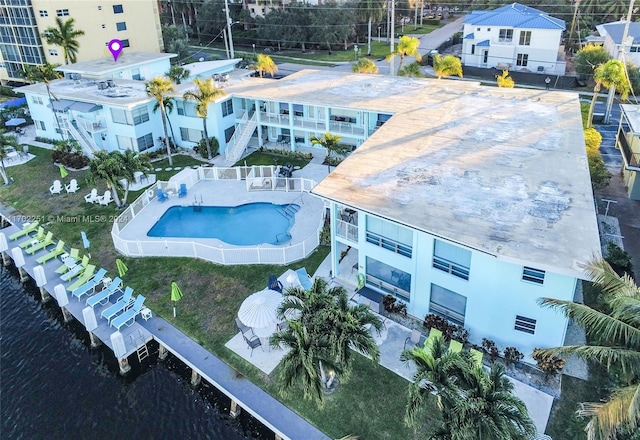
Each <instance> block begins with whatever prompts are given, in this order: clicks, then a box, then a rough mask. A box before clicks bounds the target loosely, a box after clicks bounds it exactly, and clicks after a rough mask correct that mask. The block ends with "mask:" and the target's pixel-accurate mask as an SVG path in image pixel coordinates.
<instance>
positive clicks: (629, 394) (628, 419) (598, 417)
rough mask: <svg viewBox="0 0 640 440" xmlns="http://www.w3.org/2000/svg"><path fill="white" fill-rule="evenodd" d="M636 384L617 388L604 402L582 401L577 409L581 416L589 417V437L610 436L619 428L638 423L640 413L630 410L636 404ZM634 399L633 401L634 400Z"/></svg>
mask: <svg viewBox="0 0 640 440" xmlns="http://www.w3.org/2000/svg"><path fill="white" fill-rule="evenodd" d="M639 389H640V388H639V386H638V385H633V386H628V387H624V388H619V389H617V390H616V391H615V392H614V393H613V395H612V396H611V397H610V398H609V400H608V401H606V402H604V403H583V404H582V408H581V409H579V410H578V411H577V414H578V415H579V416H581V417H591V420H590V421H589V423H588V424H587V433H588V436H589V439H596V438H602V439H607V438H611V437H612V436H613V435H614V434H615V433H616V432H618V430H619V429H621V428H625V427H635V426H637V425H638V417H640V413H638V411H637V409H638V408H637V406H636V407H635V410H636V411H632V409H634V408H633V404H636V405H637V401H635V400H636V398H637V395H638V393H639V392H640V391H639ZM634 401H635V402H634Z"/></svg>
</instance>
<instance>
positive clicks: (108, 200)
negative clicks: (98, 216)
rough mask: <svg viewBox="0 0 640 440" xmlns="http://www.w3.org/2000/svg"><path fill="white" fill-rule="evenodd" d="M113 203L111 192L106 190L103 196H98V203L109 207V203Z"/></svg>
mask: <svg viewBox="0 0 640 440" xmlns="http://www.w3.org/2000/svg"><path fill="white" fill-rule="evenodd" d="M112 201H113V199H112V198H111V191H109V190H106V191H105V192H104V195H103V196H98V203H100V204H101V205H105V206H106V205H108V204H109V203H111V202H112Z"/></svg>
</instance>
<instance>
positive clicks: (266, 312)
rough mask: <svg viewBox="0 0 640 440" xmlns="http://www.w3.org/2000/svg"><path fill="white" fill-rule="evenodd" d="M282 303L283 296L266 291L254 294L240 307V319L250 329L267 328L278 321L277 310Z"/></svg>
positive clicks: (272, 291)
mask: <svg viewBox="0 0 640 440" xmlns="http://www.w3.org/2000/svg"><path fill="white" fill-rule="evenodd" d="M281 302H282V294H281V293H280V292H276V291H275V290H270V289H264V290H261V291H259V292H256V293H253V294H251V295H249V296H248V297H247V299H245V300H244V301H243V302H242V304H241V305H240V310H239V311H238V318H239V319H240V321H241V322H242V323H243V324H244V325H247V326H249V327H254V328H265V327H269V326H272V325H274V324H275V323H276V322H277V321H278V316H277V310H278V306H279V305H280V303H281Z"/></svg>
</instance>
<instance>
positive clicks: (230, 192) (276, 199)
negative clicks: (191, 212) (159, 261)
mask: <svg viewBox="0 0 640 440" xmlns="http://www.w3.org/2000/svg"><path fill="white" fill-rule="evenodd" d="M305 168H306V167H305ZM194 199H195V200H197V201H198V202H200V201H202V205H203V206H238V205H244V204H247V203H253V202H272V203H275V204H280V205H284V204H289V203H295V204H297V205H299V206H300V210H299V211H298V212H297V213H296V215H295V222H294V224H293V226H292V227H291V229H290V230H289V233H290V234H291V237H292V238H291V240H290V241H289V242H288V243H287V245H295V244H298V243H301V242H303V241H304V240H306V239H307V238H309V237H310V236H312V235H313V234H316V233H317V231H318V227H319V226H320V224H321V222H322V218H323V217H322V216H323V215H324V209H323V208H324V202H323V201H322V200H321V199H320V198H318V197H316V196H314V195H312V194H310V193H306V192H285V191H249V192H248V191H247V190H246V183H245V181H244V180H213V181H210V180H205V181H200V182H198V183H196V184H195V185H193V186H192V187H191V188H189V194H188V195H187V196H186V197H184V198H178V197H175V196H174V197H170V198H169V200H167V201H165V202H159V201H157V200H153V201H151V202H150V203H149V204H148V205H147V206H145V207H144V208H143V209H142V210H141V211H140V212H139V213H138V214H137V215H136V216H135V218H133V219H132V220H131V221H130V222H129V223H128V224H127V225H126V226H125V227H124V228H123V229H122V230H121V231H120V234H119V237H120V238H121V239H123V240H131V241H156V242H165V241H174V242H188V241H191V242H192V241H194V239H192V238H185V237H175V238H172V237H148V236H147V232H148V231H149V230H150V229H151V228H152V227H153V225H154V224H155V223H156V222H157V221H158V220H159V219H160V217H162V215H163V214H164V213H165V212H166V211H167V209H169V208H170V207H172V206H193V202H194ZM256 227H259V225H258V224H257V225H256ZM197 241H198V243H201V244H203V245H207V246H211V247H215V248H224V249H236V248H242V246H233V245H230V244H227V243H224V242H222V241H220V240H218V239H216V238H198V239H197ZM260 246H261V247H269V246H272V245H267V244H263V245H260ZM272 247H275V248H277V247H280V246H272Z"/></svg>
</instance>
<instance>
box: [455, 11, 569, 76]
mask: <svg viewBox="0 0 640 440" xmlns="http://www.w3.org/2000/svg"><path fill="white" fill-rule="evenodd" d="M564 30H565V22H564V21H563V20H560V19H558V18H555V17H551V16H550V15H549V14H547V13H546V12H542V11H539V10H537V9H534V8H530V7H528V6H524V5H521V4H519V3H512V4H510V5H505V6H502V7H500V8H498V9H494V10H491V11H473V12H471V13H470V14H468V15H467V16H466V17H465V19H464V29H463V42H462V64H464V65H465V66H471V67H481V68H497V69H501V70H512V71H518V70H523V71H529V72H537V73H541V74H545V75H564V73H565V68H566V62H565V61H564V47H563V46H562V45H561V41H562V32H563V31H564Z"/></svg>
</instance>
